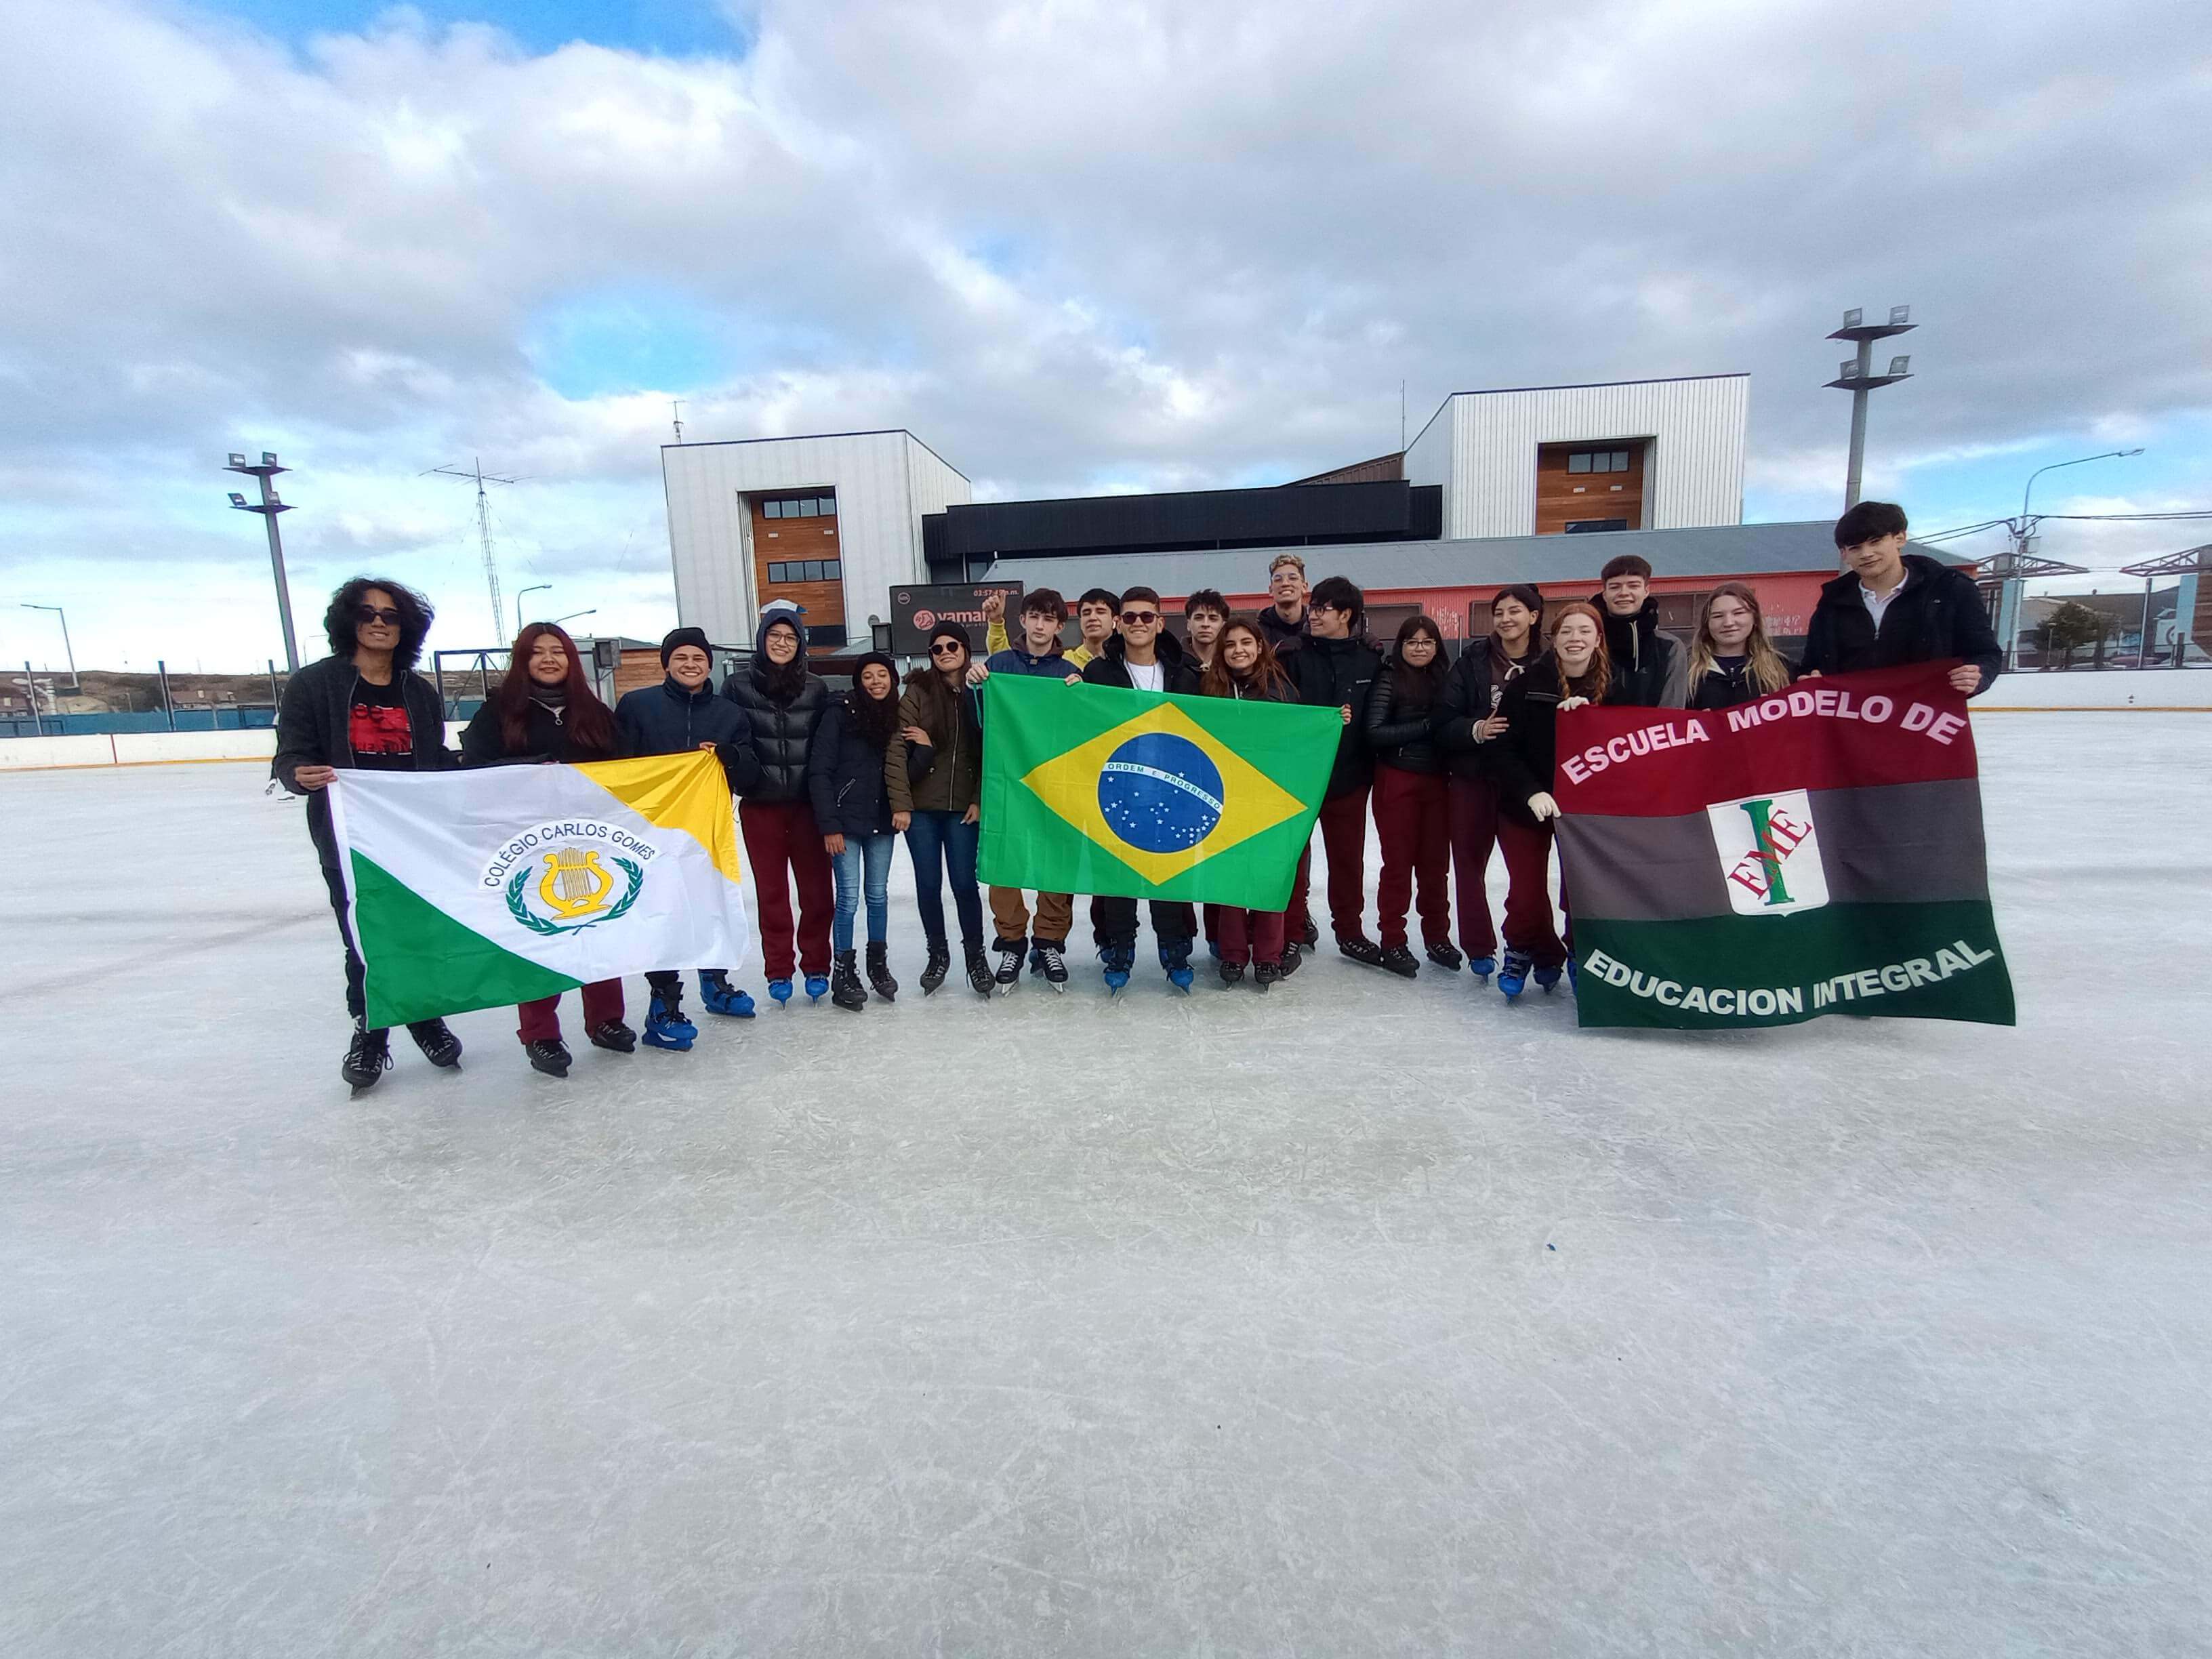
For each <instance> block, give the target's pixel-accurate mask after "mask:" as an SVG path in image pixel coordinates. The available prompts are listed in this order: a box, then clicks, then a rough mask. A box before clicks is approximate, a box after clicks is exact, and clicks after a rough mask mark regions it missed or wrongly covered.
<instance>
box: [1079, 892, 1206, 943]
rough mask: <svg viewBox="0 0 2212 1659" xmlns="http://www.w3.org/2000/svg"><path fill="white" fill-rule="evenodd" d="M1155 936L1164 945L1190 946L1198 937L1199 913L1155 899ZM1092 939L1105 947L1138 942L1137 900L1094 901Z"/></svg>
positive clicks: (1175, 902)
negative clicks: (1178, 944) (1180, 944)
mask: <svg viewBox="0 0 2212 1659" xmlns="http://www.w3.org/2000/svg"><path fill="white" fill-rule="evenodd" d="M1151 904H1152V934H1153V937H1155V938H1156V939H1158V940H1159V942H1160V943H1161V944H1163V945H1172V944H1176V943H1178V942H1179V943H1182V944H1184V945H1188V944H1189V943H1190V942H1191V940H1192V939H1195V938H1196V937H1197V936H1198V912H1197V910H1196V909H1195V908H1193V907H1192V906H1190V905H1188V904H1186V903H1184V902H1182V900H1180V899H1153V900H1152V901H1151ZM1091 938H1092V939H1094V940H1096V941H1097V943H1098V944H1099V945H1135V944H1136V942H1137V901H1136V900H1134V899H1133V898H1094V899H1092V900H1091Z"/></svg>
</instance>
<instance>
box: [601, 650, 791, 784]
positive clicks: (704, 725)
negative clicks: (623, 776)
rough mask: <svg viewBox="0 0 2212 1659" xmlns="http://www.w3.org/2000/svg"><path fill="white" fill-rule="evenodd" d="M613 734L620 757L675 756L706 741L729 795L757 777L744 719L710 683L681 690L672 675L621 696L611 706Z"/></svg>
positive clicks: (756, 763)
mask: <svg viewBox="0 0 2212 1659" xmlns="http://www.w3.org/2000/svg"><path fill="white" fill-rule="evenodd" d="M615 735H616V737H617V738H619V739H620V740H621V743H622V746H623V753H624V754H625V755H680V754H683V753H684V751H685V750H691V749H696V748H697V747H698V746H699V745H700V744H702V743H711V744H714V753H715V756H716V757H717V758H718V759H720V762H721V763H722V773H723V775H724V776H726V777H727V778H728V779H729V781H730V787H731V789H732V791H733V792H734V791H740V790H743V789H744V787H746V786H747V785H748V784H750V783H756V782H757V781H759V779H760V763H759V762H758V761H757V760H756V759H755V758H754V757H753V750H752V745H751V744H750V742H748V741H747V738H748V735H749V734H748V733H747V732H746V731H745V717H744V715H743V714H739V713H738V711H737V710H736V709H735V708H732V707H731V706H730V705H729V704H728V703H726V702H723V701H722V699H721V698H720V697H718V696H715V695H714V687H713V686H711V685H702V686H701V687H700V688H699V689H698V690H696V691H686V690H684V688H683V687H682V686H680V685H678V684H677V683H676V681H675V679H674V678H672V677H671V678H668V679H665V680H663V681H661V683H660V684H658V685H641V686H640V687H639V688H638V689H637V690H635V691H630V692H626V693H624V694H623V700H622V701H621V702H618V703H617V704H616V705H615Z"/></svg>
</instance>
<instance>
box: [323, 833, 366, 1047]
mask: <svg viewBox="0 0 2212 1659" xmlns="http://www.w3.org/2000/svg"><path fill="white" fill-rule="evenodd" d="M323 885H324V886H325V887H327V888H329V889H330V890H331V910H332V911H333V912H334V913H335V914H336V915H337V919H338V938H339V939H343V941H344V942H345V975H346V1012H348V1013H349V1014H351V1015H352V1016H353V1017H354V1018H356V1019H361V1018H364V1017H365V1016H366V1015H367V1013H368V1000H367V998H366V997H364V996H363V995H362V980H363V979H364V978H365V977H366V976H367V975H368V969H366V968H364V967H362V961H361V952H360V951H356V950H355V949H354V945H353V928H352V927H351V925H350V924H349V923H348V922H347V921H346V890H345V877H344V876H343V874H341V873H340V872H339V870H338V867H337V866H336V865H335V864H326V865H325V866H323Z"/></svg>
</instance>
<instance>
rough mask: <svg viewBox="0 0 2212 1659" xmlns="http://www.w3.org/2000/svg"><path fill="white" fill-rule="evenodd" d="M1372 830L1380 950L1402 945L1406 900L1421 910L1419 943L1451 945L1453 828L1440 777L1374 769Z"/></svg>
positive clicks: (1442, 781) (1404, 940)
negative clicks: (1379, 847)
mask: <svg viewBox="0 0 2212 1659" xmlns="http://www.w3.org/2000/svg"><path fill="white" fill-rule="evenodd" d="M1375 832H1376V835H1377V836H1380V837H1381V839H1382V842H1383V875H1382V878H1381V879H1380V880H1378V881H1377V882H1376V884H1375V919H1376V925H1377V927H1378V928H1379V930H1380V933H1381V936H1382V944H1383V949H1384V950H1386V951H1387V950H1389V948H1390V947H1391V946H1392V945H1403V944H1404V943H1405V942H1406V906H1407V902H1408V901H1409V900H1411V901H1413V902H1418V904H1419V907H1420V912H1421V943H1422V944H1424V945H1449V944H1450V943H1451V898H1450V896H1449V892H1448V886H1449V882H1450V879H1451V826H1450V824H1449V821H1448V820H1447V818H1446V817H1445V809H1444V780H1443V774H1442V773H1440V772H1408V771H1406V770H1405V769H1402V768H1401V767H1396V766H1378V767H1376V769H1375ZM1416 895H1418V898H1416Z"/></svg>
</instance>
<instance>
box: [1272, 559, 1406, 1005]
mask: <svg viewBox="0 0 2212 1659" xmlns="http://www.w3.org/2000/svg"><path fill="white" fill-rule="evenodd" d="M1366 620H1367V601H1366V599H1365V598H1364V595H1362V594H1361V592H1360V591H1359V590H1358V587H1356V586H1353V585H1352V583H1351V582H1350V581H1348V580H1346V579H1345V578H1344V577H1342V576H1324V577H1323V578H1322V580H1320V581H1318V582H1316V583H1315V584H1314V590H1313V595H1312V598H1311V599H1310V601H1309V602H1308V604H1307V606H1306V630H1307V631H1306V637H1305V639H1304V641H1301V642H1300V644H1299V647H1298V648H1297V650H1295V651H1293V652H1291V653H1290V654H1289V655H1287V656H1285V658H1284V659H1283V669H1284V671H1285V673H1287V674H1289V676H1290V677H1291V684H1292V685H1294V686H1296V687H1297V693H1298V701H1299V702H1305V703H1313V704H1316V705H1318V706H1321V707H1328V706H1329V705H1332V704H1334V706H1335V708H1337V710H1338V711H1339V713H1340V714H1342V716H1343V729H1342V731H1341V732H1340V735H1339V736H1338V738H1337V744H1336V763H1335V765H1334V766H1333V767H1332V768H1331V769H1330V770H1329V775H1328V792H1327V793H1325V794H1324V795H1323V797H1322V804H1321V844H1322V849H1323V850H1324V851H1326V852H1327V853H1328V918H1329V924H1330V927H1332V928H1333V929H1334V932H1335V933H1336V948H1337V949H1338V950H1339V951H1342V952H1343V953H1344V954H1345V955H1346V956H1347V957H1351V958H1352V960H1353V961H1354V962H1364V963H1366V964H1367V965H1368V966H1369V967H1370V968H1379V967H1381V966H1382V965H1383V947H1382V946H1381V945H1377V944H1376V942H1375V941H1374V940H1373V939H1369V938H1368V937H1367V935H1366V932H1365V924H1366V911H1367V792H1368V789H1369V787H1370V785H1371V784H1372V783H1373V781H1374V778H1375V763H1374V760H1373V757H1371V756H1370V754H1369V753H1368V750H1367V696H1368V693H1369V691H1370V690H1372V688H1373V687H1374V684H1375V675H1376V671H1377V670H1378V669H1380V668H1381V667H1382V665H1383V653H1381V652H1379V651H1377V650H1376V648H1375V647H1373V646H1371V645H1370V644H1369V643H1368V642H1367V641H1366V640H1365V639H1364V638H1363V637H1362V636H1361V635H1362V629H1363V626H1364V623H1365V622H1366ZM1312 874H1313V849H1312V848H1311V847H1310V846H1309V847H1308V848H1307V849H1306V850H1305V851H1304V852H1303V853H1301V854H1298V874H1297V882H1296V884H1294V885H1293V886H1292V887H1291V908H1290V910H1289V912H1288V914H1287V915H1286V917H1285V931H1286V932H1287V933H1288V934H1289V936H1290V939H1291V942H1292V943H1293V944H1297V945H1304V946H1305V947H1306V948H1307V949H1309V950H1310V949H1311V948H1312V947H1313V945H1314V944H1315V943H1316V940H1317V939H1319V937H1320V933H1319V930H1318V929H1317V928H1316V927H1314V924H1313V917H1312V915H1311V914H1310V912H1309V911H1308V909H1307V906H1306V896H1307V893H1308V890H1309V889H1310V887H1311V885H1312Z"/></svg>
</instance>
